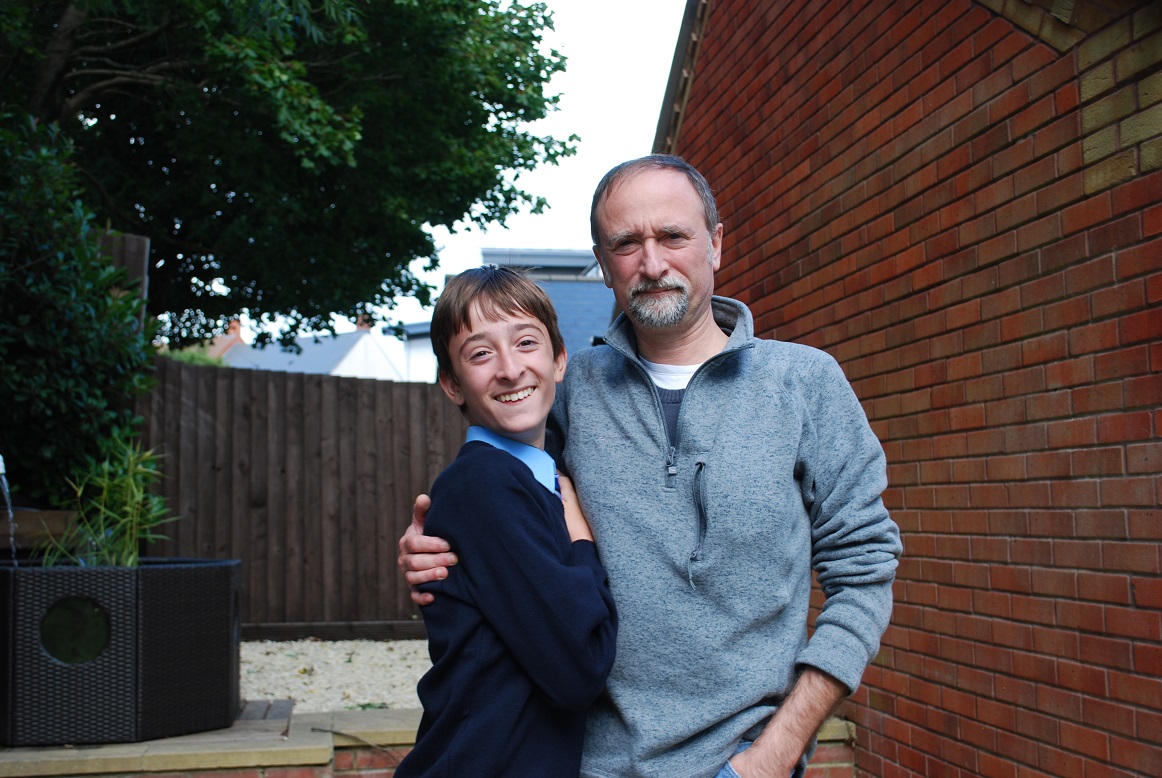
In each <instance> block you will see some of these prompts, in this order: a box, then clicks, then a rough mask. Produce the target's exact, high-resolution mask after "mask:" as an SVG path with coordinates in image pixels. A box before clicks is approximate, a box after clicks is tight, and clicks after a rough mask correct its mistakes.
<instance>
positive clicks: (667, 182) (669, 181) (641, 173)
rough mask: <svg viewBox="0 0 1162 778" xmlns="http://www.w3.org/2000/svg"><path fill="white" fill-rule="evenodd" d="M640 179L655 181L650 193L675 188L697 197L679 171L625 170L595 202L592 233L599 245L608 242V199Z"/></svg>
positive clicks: (651, 168)
mask: <svg viewBox="0 0 1162 778" xmlns="http://www.w3.org/2000/svg"><path fill="white" fill-rule="evenodd" d="M641 178H654V179H656V180H655V181H653V182H651V183H650V184H649V187H650V191H651V192H657V193H664V192H669V191H673V190H674V189H675V188H681V187H686V188H687V189H689V190H690V192H691V193H693V194H694V195H695V197H697V195H698V190H697V189H695V188H694V185H693V184H692V183H690V180H689V179H688V178H686V176H684V175H683V174H682V173H681V171H677V170H670V169H668V168H656V167H646V168H635V169H631V170H627V171H625V172H624V173H622V174H621V175H619V176H618V177H617V178H615V179H613V180H612V181H610V182H609V186H608V187H607V188H606V190H605V191H604V192H602V193H601V199H600V200H598V201H597V207H596V209H594V212H593V219H594V228H595V229H594V232H595V233H596V235H597V237H598V239H599V240H600V242H601V243H605V242H607V241H608V240H609V238H610V235H609V233H608V232H607V231H606V228H605V219H604V216H605V215H606V210H607V209H608V207H609V200H610V198H612V197H614V196H616V195H617V194H618V193H619V191H620V190H621V189H623V188H624V187H626V186H629V185H630V184H634V183H637V182H638V179H641Z"/></svg>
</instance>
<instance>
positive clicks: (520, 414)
mask: <svg viewBox="0 0 1162 778" xmlns="http://www.w3.org/2000/svg"><path fill="white" fill-rule="evenodd" d="M448 356H449V358H450V359H451V363H452V371H453V372H454V373H455V376H449V375H446V374H444V373H441V374H440V388H442V389H443V390H444V394H446V395H447V396H448V399H450V400H451V401H452V402H454V403H456V404H457V405H462V406H464V407H465V411H466V413H467V414H468V420H469V421H470V422H471V423H472V424H476V425H478V426H481V427H486V428H488V429H490V430H492V431H493V432H496V433H498V434H500V435H503V436H505V437H506V438H510V439H512V440H516V441H520V442H521V443H526V444H528V445H530V446H535V447H537V448H544V444H545V419H546V418H548V415H549V409H550V408H551V407H552V406H553V398H554V396H555V395H556V388H557V384H559V383H560V382H561V379H563V378H564V377H565V363H566V356H565V352H564V351H562V352H561V353H560V354H558V355H557V356H553V344H552V341H551V340H550V339H549V332H548V330H546V329H545V325H544V324H543V323H541V321H540V320H539V319H536V318H533V317H532V316H526V315H524V314H515V315H513V314H503V315H502V316H501V317H500V318H499V319H497V320H496V321H493V320H491V319H489V318H487V317H485V316H483V315H481V311H480V307H479V306H477V305H473V306H472V310H471V322H470V326H469V327H468V328H467V329H464V330H461V331H460V332H458V333H456V335H455V336H454V337H453V338H452V340H451V342H449V343H448Z"/></svg>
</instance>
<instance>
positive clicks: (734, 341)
mask: <svg viewBox="0 0 1162 778" xmlns="http://www.w3.org/2000/svg"><path fill="white" fill-rule="evenodd" d="M710 309H711V311H712V312H713V314H714V323H715V324H717V325H718V326H719V327H720V328H721V329H722V331H723V332H726V333H728V338H727V341H726V347H725V348H724V349H722V351H720V352H719V353H718V354H717V355H716V356H713V357H711V358H710V359H708V360H706V362H704V363H703V364H706V363H708V362H713V361H716V360H718V359H720V358H721V357H722V356H723V355H724V354H730V353H733V352H736V351H741V350H742V349H746V348H753V347H754V318H753V317H752V316H751V313H750V309H748V308H747V307H746V306H745V305H743V304H742V303H740V302H739V301H738V300H732V299H731V298H729V297H719V296H718V295H715V296H714V297H711V298H710ZM605 342H606V343H607V344H608V345H609V346H611V347H612V348H614V349H615V350H617V351H618V352H620V353H621V354H624V355H625V356H626V357H628V358H629V359H631V360H633V361H634V362H638V363H640V361H641V360H640V359H639V357H638V354H637V338H636V337H635V336H634V333H633V326H632V325H631V324H630V323H629V318H628V317H627V316H626V315H625V314H624V313H622V314H619V315H618V317H617V319H615V320H614V322H613V324H611V325H610V326H609V329H608V330H607V331H606V333H605Z"/></svg>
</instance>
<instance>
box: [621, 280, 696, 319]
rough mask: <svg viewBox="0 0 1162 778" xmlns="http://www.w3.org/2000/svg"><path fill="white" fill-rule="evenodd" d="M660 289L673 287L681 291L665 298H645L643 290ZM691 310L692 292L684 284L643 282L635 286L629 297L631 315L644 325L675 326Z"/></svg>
mask: <svg viewBox="0 0 1162 778" xmlns="http://www.w3.org/2000/svg"><path fill="white" fill-rule="evenodd" d="M658 289H672V290H674V291H676V292H679V294H677V295H666V296H665V297H664V298H663V299H650V298H646V299H643V298H642V297H640V296H639V293H641V292H650V291H654V290H658ZM689 310H690V293H689V291H688V290H687V289H686V288H685V287H684V286H682V285H680V284H676V285H670V284H656V283H642V284H638V285H637V286H636V287H634V289H633V291H632V292H631V293H630V298H629V315H630V317H632V318H633V320H634V321H635V322H636V323H637V324H639V325H640V326H642V327H650V328H657V329H661V328H665V327H673V326H674V325H675V324H677V323H678V322H680V321H682V319H683V318H684V317H685V316H686V313H687V312H688V311H689Z"/></svg>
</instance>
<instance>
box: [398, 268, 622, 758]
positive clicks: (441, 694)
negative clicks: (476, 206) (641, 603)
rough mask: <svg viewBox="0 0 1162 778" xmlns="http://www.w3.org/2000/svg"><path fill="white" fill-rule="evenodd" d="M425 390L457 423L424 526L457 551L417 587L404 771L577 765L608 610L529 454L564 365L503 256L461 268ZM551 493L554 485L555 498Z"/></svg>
mask: <svg viewBox="0 0 1162 778" xmlns="http://www.w3.org/2000/svg"><path fill="white" fill-rule="evenodd" d="M432 348H433V350H434V351H435V352H436V361H437V364H438V377H439V382H440V387H441V388H442V389H443V390H444V394H446V395H447V396H448V399H450V400H451V401H452V402H454V403H456V404H457V405H459V406H460V409H461V410H462V411H463V412H464V413H465V414H466V415H467V417H468V420H469V422H470V423H471V424H472V426H471V427H470V428H469V430H468V436H467V437H468V439H467V442H466V443H465V444H464V446H463V447H462V448H461V449H460V453H459V454H458V455H457V457H456V460H455V461H454V462H453V463H452V464H451V465H450V466H449V467H448V468H447V469H446V470H444V472H443V473H441V474H440V476H439V477H438V478H437V479H436V481H435V483H434V484H433V485H432V491H431V497H432V507H431V510H430V512H429V513H428V519H427V523H426V526H425V532H427V533H429V534H433V535H437V536H439V537H443V538H445V539H447V540H448V541H449V542H450V543H451V545H452V550H453V551H454V552H456V554H457V555H458V557H459V559H460V563H459V564H458V565H456V566H454V567H452V568H451V569H450V570H449V573H448V577H447V578H446V579H444V580H442V581H436V582H434V583H430V584H425V585H424V586H423V587H422V588H424V590H426V591H430V592H432V593H433V594H435V595H436V598H435V602H434V603H432V604H431V605H425V606H424V607H423V614H424V624H425V626H426V627H427V631H428V650H429V653H430V655H431V657H432V662H433V666H432V669H431V670H430V671H429V672H428V673H427V674H426V675H425V676H424V677H423V678H422V679H421V680H420V683H419V686H418V692H419V696H420V700H421V702H423V705H424V715H423V719H422V721H421V722H420V728H419V732H418V734H417V738H416V746H415V748H414V749H413V750H412V752H411V753H410V754H409V755H408V756H407V758H405V759H404V760H403V762H402V763H401V764H400V766H399V767H398V768H397V770H396V776H397V777H398V778H411V777H412V776H436V775H440V776H444V775H448V776H464V775H472V776H502V775H503V776H532V775H535V776H548V777H549V778H552V777H553V776H570V778H572V777H573V776H576V775H577V774H578V772H579V771H580V766H581V742H582V738H583V735H584V731H585V710H586V708H587V707H588V706H589V704H590V703H591V702H592V701H593V700H594V699H595V698H596V697H597V696H598V695H599V694H600V693H601V691H602V690H603V689H604V687H605V678H606V676H607V675H608V674H609V670H610V668H611V667H612V665H613V654H614V641H615V637H616V626H617V615H616V611H615V609H614V604H613V598H612V595H611V594H610V591H609V586H608V584H607V582H606V576H605V570H604V568H602V566H601V564H600V562H598V560H597V552H596V547H595V546H594V544H593V535H592V533H591V532H590V530H589V525H588V524H587V523H586V521H585V518H584V516H582V515H581V510H580V507H579V506H578V504H577V499H576V495H575V494H573V492H572V488H571V486H570V484H569V483H568V482H567V480H565V479H562V491H561V493H560V494H559V493H558V492H557V491H555V484H554V476H555V474H556V468H555V466H554V464H553V460H552V458H551V457H550V456H549V455H548V454H546V453H545V452H544V450H543V449H544V442H545V420H546V419H547V417H548V415H549V409H550V408H551V407H552V405H553V398H554V397H555V394H556V385H557V384H558V383H559V382H560V381H561V379H562V378H563V377H564V375H565V363H566V360H567V357H566V354H565V345H564V342H563V340H562V339H561V334H560V331H559V330H558V328H557V316H556V313H555V312H554V310H553V306H552V303H551V302H550V301H549V299H548V297H547V295H545V293H544V291H542V290H541V288H540V287H538V286H537V285H536V284H535V283H533V282H532V281H531V280H529V279H528V278H527V277H525V276H523V275H521V274H520V273H518V272H516V271H513V270H511V269H507V268H497V267H484V268H479V269H473V270H469V271H466V272H464V273H461V274H459V275H457V276H455V277H454V278H452V279H451V280H449V281H448V284H447V285H446V287H445V288H444V292H443V294H442V295H441V296H440V299H439V301H438V302H437V303H436V309H435V312H434V314H433V317H432ZM562 495H563V496H562Z"/></svg>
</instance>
